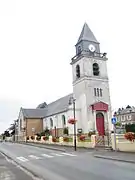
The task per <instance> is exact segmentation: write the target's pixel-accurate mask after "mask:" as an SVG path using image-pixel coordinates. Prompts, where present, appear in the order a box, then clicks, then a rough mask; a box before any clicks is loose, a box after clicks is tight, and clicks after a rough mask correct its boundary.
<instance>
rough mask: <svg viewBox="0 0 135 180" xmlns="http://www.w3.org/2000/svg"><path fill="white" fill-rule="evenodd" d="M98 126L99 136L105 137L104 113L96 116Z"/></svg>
mask: <svg viewBox="0 0 135 180" xmlns="http://www.w3.org/2000/svg"><path fill="white" fill-rule="evenodd" d="M96 126H97V131H98V134H99V135H100V136H103V135H105V126H104V115H103V114H102V113H97V114H96Z"/></svg>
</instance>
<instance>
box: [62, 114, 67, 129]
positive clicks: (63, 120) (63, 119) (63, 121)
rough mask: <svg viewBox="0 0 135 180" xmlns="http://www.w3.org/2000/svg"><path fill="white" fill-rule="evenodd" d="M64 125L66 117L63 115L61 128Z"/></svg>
mask: <svg viewBox="0 0 135 180" xmlns="http://www.w3.org/2000/svg"><path fill="white" fill-rule="evenodd" d="M65 125H66V117H65V115H62V126H63V127H64V126H65Z"/></svg>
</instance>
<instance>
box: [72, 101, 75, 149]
mask: <svg viewBox="0 0 135 180" xmlns="http://www.w3.org/2000/svg"><path fill="white" fill-rule="evenodd" d="M72 102H73V114H74V120H75V119H76V118H75V116H76V114H75V99H74V98H72ZM74 150H75V151H76V121H75V123H74Z"/></svg>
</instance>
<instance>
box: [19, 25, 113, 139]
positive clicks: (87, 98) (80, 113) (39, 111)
mask: <svg viewBox="0 0 135 180" xmlns="http://www.w3.org/2000/svg"><path fill="white" fill-rule="evenodd" d="M75 49H76V53H75V56H74V57H73V58H72V59H71V63H70V65H71V67H72V77H73V82H72V83H73V93H71V94H69V95H67V96H65V97H62V98H60V99H58V100H56V101H54V102H52V103H50V104H47V103H42V104H40V105H38V107H37V108H35V109H25V108H21V109H20V113H19V118H18V119H19V121H18V123H19V124H18V135H21V134H22V133H23V134H25V135H31V133H32V132H34V133H37V132H39V131H41V130H42V129H45V128H46V127H47V128H49V129H50V130H51V131H52V133H53V132H54V131H56V130H57V135H58V136H59V135H62V133H63V129H64V128H65V127H67V128H68V131H69V134H73V131H74V130H73V129H74V128H73V125H72V124H69V123H68V120H69V119H70V118H73V117H74V109H73V105H75V119H76V120H77V121H76V130H77V132H80V131H81V132H82V133H88V132H90V131H96V132H98V133H99V134H100V135H104V134H105V132H106V131H108V130H111V101H110V92H109V79H108V73H107V60H108V59H107V57H106V55H107V54H106V53H101V52H100V43H99V42H98V41H97V39H96V37H95V36H94V34H93V32H92V31H91V29H90V28H89V27H88V25H87V23H85V24H84V26H83V28H82V31H81V34H80V36H79V38H78V41H77V43H76V45H75ZM27 120H29V121H28V123H26V122H27ZM37 120H38V121H37ZM32 122H33V123H32ZM36 122H38V123H39V122H40V125H39V124H38V123H37V125H35V124H36ZM30 124H31V125H30ZM39 127H40V128H39Z"/></svg>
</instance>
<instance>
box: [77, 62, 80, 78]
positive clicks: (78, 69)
mask: <svg viewBox="0 0 135 180" xmlns="http://www.w3.org/2000/svg"><path fill="white" fill-rule="evenodd" d="M76 77H77V78H80V66H79V65H77V66H76Z"/></svg>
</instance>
